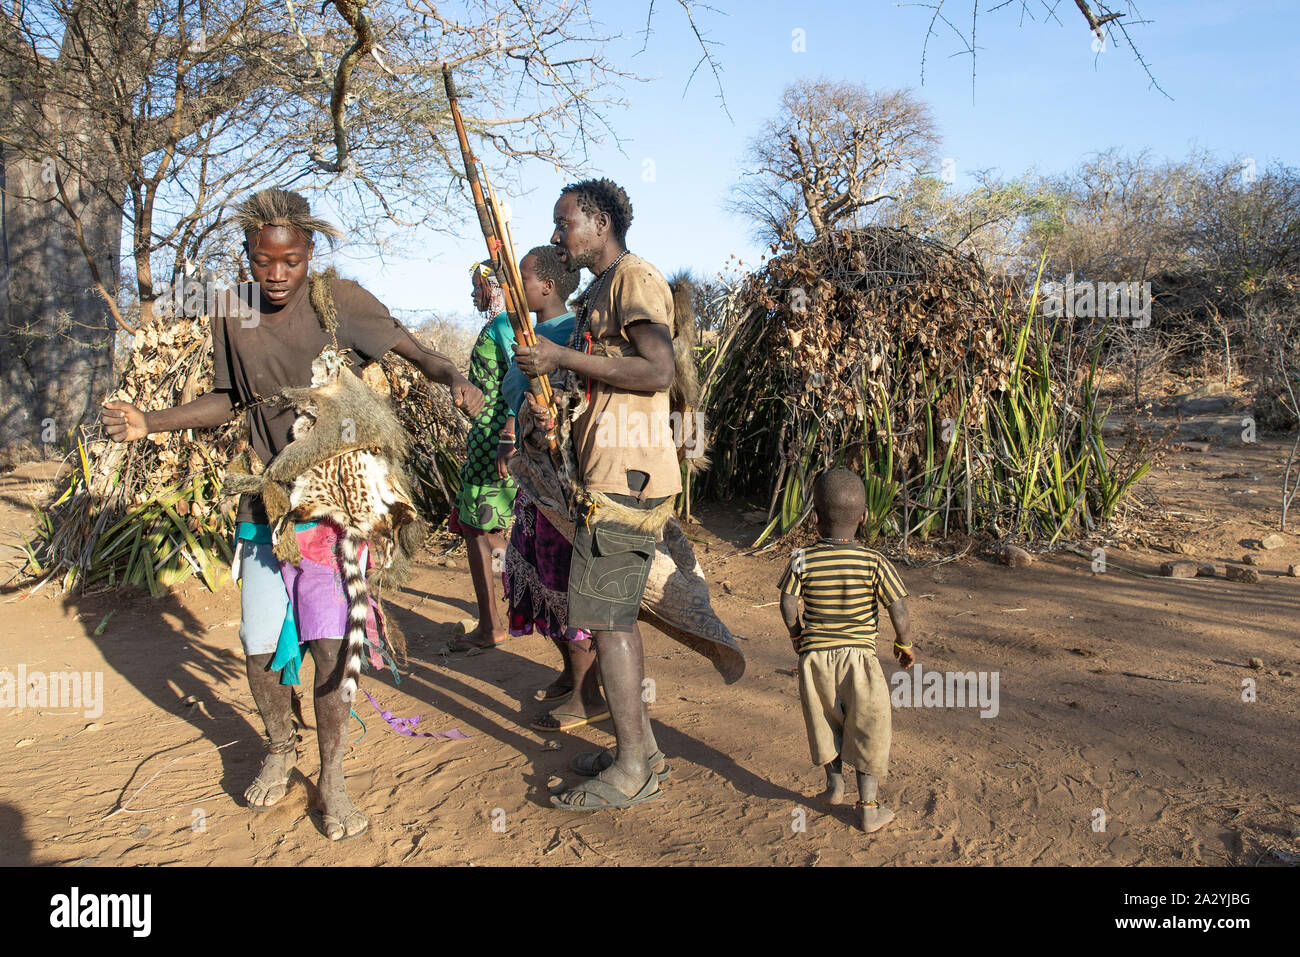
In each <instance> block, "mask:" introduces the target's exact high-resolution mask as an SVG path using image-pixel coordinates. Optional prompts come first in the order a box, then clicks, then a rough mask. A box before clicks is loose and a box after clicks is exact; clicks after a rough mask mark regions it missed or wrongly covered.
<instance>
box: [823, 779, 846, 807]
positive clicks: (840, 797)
mask: <svg viewBox="0 0 1300 957" xmlns="http://www.w3.org/2000/svg"><path fill="white" fill-rule="evenodd" d="M821 796H822V800H823V801H825V802H826V803H827V804H843V803H844V775H843V774H842V773H841V772H839V771H827V772H826V790H825V791H823V792H822V795H821Z"/></svg>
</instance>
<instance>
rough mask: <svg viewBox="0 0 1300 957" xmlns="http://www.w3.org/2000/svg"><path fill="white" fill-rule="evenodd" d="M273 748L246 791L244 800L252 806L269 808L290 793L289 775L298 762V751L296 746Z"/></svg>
mask: <svg viewBox="0 0 1300 957" xmlns="http://www.w3.org/2000/svg"><path fill="white" fill-rule="evenodd" d="M278 747H279V746H277V750H272V751H271V753H270V754H268V755H267V756H266V760H265V761H263V762H262V770H261V771H259V772H258V774H257V777H255V778H254V779H253V783H252V784H250V785H249V786H248V789H247V790H246V791H244V800H245V801H247V802H248V806H249V807H252V808H268V807H271V806H272V805H274V804H276V803H277V802H279V801H280V799H281V798H283V797H284V796H285V795H286V794H287V793H289V775H290V773H291V772H292V771H293V766H294V764H296V763H297V760H298V753H297V750H296V748H295V747H290V748H289V749H288V750H287V751H285V750H278Z"/></svg>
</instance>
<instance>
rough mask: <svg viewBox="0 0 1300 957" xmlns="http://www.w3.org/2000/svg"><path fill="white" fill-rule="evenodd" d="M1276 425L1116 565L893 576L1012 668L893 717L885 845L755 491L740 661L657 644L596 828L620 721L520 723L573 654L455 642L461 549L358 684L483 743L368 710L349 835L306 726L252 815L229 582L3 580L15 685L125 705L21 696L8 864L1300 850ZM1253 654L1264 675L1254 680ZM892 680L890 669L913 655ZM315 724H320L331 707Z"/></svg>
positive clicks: (721, 569)
mask: <svg viewBox="0 0 1300 957" xmlns="http://www.w3.org/2000/svg"><path fill="white" fill-rule="evenodd" d="M1260 438H1261V441H1260V442H1259V443H1257V444H1253V445H1243V444H1241V443H1240V442H1236V443H1232V442H1229V441H1227V440H1219V441H1215V442H1214V443H1213V444H1212V447H1211V449H1210V450H1209V451H1175V452H1173V453H1171V454H1170V455H1169V456H1168V457H1167V459H1166V461H1165V462H1164V463H1163V464H1162V465H1161V466H1160V467H1159V468H1158V469H1157V471H1156V472H1155V473H1154V474H1153V476H1152V477H1151V478H1150V479H1149V480H1148V481H1147V482H1146V483H1145V484H1144V489H1145V491H1144V493H1143V494H1144V497H1145V498H1146V499H1147V500H1148V501H1149V502H1150V503H1151V504H1150V505H1149V506H1148V507H1147V508H1146V509H1145V511H1144V512H1143V514H1142V517H1141V518H1140V521H1139V522H1138V523H1137V525H1135V526H1133V527H1134V528H1138V529H1139V530H1138V531H1136V532H1135V533H1134V534H1132V535H1129V536H1127V538H1126V539H1125V540H1123V541H1108V540H1100V539H1099V540H1098V541H1094V542H1088V543H1086V544H1083V545H1081V546H1080V547H1081V549H1082V550H1083V551H1084V552H1085V554H1090V553H1091V549H1093V548H1094V547H1099V546H1104V547H1106V558H1107V568H1106V571H1105V572H1104V573H1101V574H1098V573H1095V572H1094V571H1093V568H1092V561H1091V559H1090V558H1089V557H1083V556H1080V555H1078V554H1074V553H1071V552H1070V551H1057V552H1055V553H1053V554H1051V555H1044V556H1040V557H1039V559H1038V561H1036V562H1035V563H1034V564H1033V565H1032V566H1030V567H1028V568H1023V569H1012V568H1006V567H1002V566H1000V565H998V564H996V563H995V562H994V561H993V560H992V558H991V556H990V555H988V554H986V553H984V552H983V551H982V550H981V549H980V548H978V547H977V548H974V549H972V550H971V552H970V554H968V555H967V556H966V557H965V558H962V559H960V560H957V561H951V562H947V563H942V564H930V565H925V564H920V563H918V564H916V565H912V566H908V565H906V564H900V571H901V573H902V577H903V579H904V581H905V582H906V584H907V587H908V589H909V591H910V592H911V594H912V599H911V606H912V615H913V619H914V621H915V623H916V626H917V630H918V633H919V636H920V637H919V638H918V643H917V648H918V651H919V657H920V661H921V664H922V667H923V668H925V669H938V670H953V671H977V672H980V671H983V672H997V673H998V676H999V710H998V713H997V715H996V716H995V717H981V716H980V711H979V709H978V708H971V707H965V708H959V707H938V708H934V707H931V708H896V710H895V711H894V749H893V755H892V769H891V775H890V777H889V779H888V780H887V782H886V785H885V789H884V790H883V795H884V796H885V798H886V799H887V801H888V802H889V803H891V804H892V805H893V806H894V807H895V808H897V810H898V812H899V813H898V818H897V820H896V822H895V823H894V824H893V825H891V826H890V827H889V828H888V829H887V830H885V831H883V832H881V833H879V834H877V835H874V836H872V837H866V836H864V835H863V834H861V833H860V832H859V831H857V830H855V829H853V828H852V827H851V824H850V817H851V809H850V808H827V807H823V806H821V805H820V804H819V802H818V801H817V797H816V796H817V794H818V792H819V791H820V790H821V787H822V774H821V772H820V770H818V769H817V768H814V767H812V766H811V763H810V761H809V758H808V752H807V745H806V739H805V736H804V730H803V724H802V719H801V717H800V711H799V701H798V689H797V686H796V679H795V678H794V676H793V670H792V669H793V666H794V664H795V662H794V658H793V655H792V654H791V651H790V646H789V642H788V640H787V639H786V637H785V635H784V631H783V629H782V626H781V622H780V615H779V611H778V608H777V606H776V604H775V602H776V598H777V596H776V592H775V587H774V583H775V581H776V578H777V577H778V575H779V573H780V568H781V565H782V563H783V562H784V561H785V560H786V556H787V555H788V550H787V549H785V548H783V547H782V548H776V549H771V550H769V551H767V552H764V553H761V554H757V555H751V554H747V551H748V549H747V548H745V547H744V546H746V545H747V544H748V542H749V541H751V540H752V538H753V536H754V534H755V532H756V530H757V526H755V525H750V524H745V523H744V522H743V521H742V520H741V519H740V516H741V515H742V514H743V513H744V512H745V511H746V510H747V509H748V508H749V507H750V506H749V503H741V502H736V503H731V504H729V505H727V506H725V507H724V506H716V507H713V508H711V509H708V510H705V511H703V512H702V513H700V515H699V516H698V517H699V519H700V522H701V524H700V525H697V526H693V527H692V529H691V531H692V534H693V535H696V536H698V538H699V539H700V540H701V544H699V545H697V550H698V554H699V557H700V559H701V561H702V563H703V564H704V566H705V568H706V571H707V573H708V575H709V578H710V581H711V583H712V584H713V585H714V586H715V587H714V602H715V607H716V608H717V610H718V612H719V614H720V615H721V616H722V618H723V619H724V620H725V621H726V622H727V623H728V624H729V625H730V627H731V628H732V629H733V631H734V632H736V633H737V634H738V635H741V636H743V637H744V638H745V639H746V641H745V642H744V646H745V650H746V654H747V657H748V661H749V666H748V672H747V674H746V675H745V677H744V678H743V679H742V680H741V681H740V682H738V683H736V684H734V685H732V686H725V685H723V683H722V682H721V680H720V679H719V678H718V677H717V676H716V675H715V673H714V672H713V670H712V668H711V667H709V666H708V664H707V663H706V662H704V661H703V660H702V659H699V658H697V657H695V656H693V655H692V654H690V653H689V652H686V651H684V650H683V649H682V648H681V647H680V646H678V645H676V644H674V643H673V642H671V641H670V640H668V639H667V638H665V637H664V636H662V635H660V634H659V633H658V632H655V631H653V630H650V629H646V630H645V635H646V655H647V663H646V667H647V673H648V674H649V675H650V676H651V677H653V678H654V680H655V682H656V685H655V692H656V695H655V697H656V700H655V703H654V705H653V708H652V712H651V714H652V717H653V719H654V721H655V727H656V731H657V733H658V735H659V741H660V743H661V745H662V747H663V748H664V750H665V751H666V752H667V754H668V755H669V759H670V763H671V765H672V768H673V774H672V778H671V780H670V781H669V782H668V784H667V785H666V791H665V794H664V796H663V797H662V798H660V799H659V800H658V801H656V802H653V803H650V804H647V805H644V806H642V807H639V808H636V809H632V810H629V811H622V812H614V813H609V812H604V813H597V814H591V815H579V814H572V813H564V812H560V811H557V810H554V809H553V808H551V807H550V805H549V801H548V798H549V792H548V790H547V785H548V781H550V779H551V778H552V776H555V775H560V776H566V777H568V778H572V777H573V776H572V775H571V774H569V773H568V772H567V765H568V762H569V761H570V759H571V758H572V757H573V756H574V755H575V754H577V753H578V752H579V751H581V750H585V749H588V748H590V747H591V746H593V745H594V746H596V747H604V746H606V745H608V744H610V743H611V742H612V738H611V736H610V734H609V732H608V730H607V729H608V725H601V726H597V727H596V728H594V729H593V728H589V729H583V730H582V731H580V732H579V733H572V734H559V735H553V736H550V735H542V734H538V733H535V732H533V731H531V730H529V729H528V728H527V721H526V718H527V717H528V716H530V715H532V714H533V713H535V711H536V708H537V705H535V704H534V703H533V702H532V700H531V699H532V695H533V692H534V691H535V689H537V688H539V687H541V686H543V685H545V684H546V683H547V682H548V681H549V680H551V677H552V676H553V673H554V669H555V667H556V666H557V656H556V654H555V651H554V649H553V648H552V646H551V645H550V644H549V643H547V642H544V641H542V640H540V639H536V638H519V639H514V640H512V641H510V642H509V643H507V644H506V645H504V646H503V647H501V648H500V649H497V650H494V651H490V652H486V653H482V654H477V655H471V656H465V655H454V656H447V655H445V654H440V653H439V649H440V648H442V647H443V646H444V644H445V643H446V641H447V640H448V639H449V638H450V637H451V635H452V633H453V632H452V629H453V625H454V623H455V622H456V621H457V620H459V619H463V618H466V617H468V616H470V615H471V614H472V590H471V586H470V580H469V573H468V571H467V569H466V568H465V563H464V558H463V555H461V556H453V558H454V559H455V560H456V567H452V568H447V567H444V566H442V565H441V564H439V562H440V560H441V559H442V558H443V557H444V556H443V555H441V554H439V553H438V552H437V550H434V551H432V552H431V553H430V554H429V555H428V556H427V558H426V560H425V562H424V563H423V564H422V566H421V567H420V568H419V570H418V572H417V574H416V576H415V578H414V579H413V581H412V583H411V585H410V586H409V587H408V588H406V589H405V591H404V592H403V593H402V594H400V595H399V596H397V598H396V601H395V602H394V604H396V605H398V606H400V608H401V611H400V612H399V614H400V616H401V620H402V623H403V625H404V627H405V630H406V632H407V634H408V635H409V636H410V638H411V659H410V667H409V674H405V675H404V676H403V680H402V683H401V685H400V687H399V688H394V686H393V683H392V678H391V675H373V674H372V675H371V676H370V677H369V678H368V679H367V681H366V683H365V686H366V687H368V688H369V689H370V691H371V692H372V693H373V694H374V695H375V696H376V698H377V699H378V700H379V701H380V703H381V705H382V706H383V707H384V708H390V709H392V711H393V712H394V713H396V714H397V715H400V716H412V715H417V714H418V715H423V720H422V722H421V724H420V727H421V728H423V729H428V730H435V731H441V730H447V729H450V728H459V729H460V730H462V731H463V732H465V733H466V734H468V735H469V738H468V739H467V740H463V741H432V740H428V739H412V738H405V737H401V736H399V735H397V734H395V733H393V732H391V731H390V730H389V729H388V728H387V726H386V725H385V724H384V722H383V721H382V720H381V719H380V718H379V716H378V714H377V713H376V712H375V711H374V710H373V709H372V708H371V707H370V705H369V704H367V703H363V704H361V705H359V707H358V710H359V713H360V714H361V716H362V718H363V719H364V721H365V724H366V728H367V732H366V734H365V736H364V738H362V739H361V740H360V743H358V744H355V745H353V746H352V747H351V749H350V751H349V755H348V758H347V765H346V767H347V770H348V775H349V781H350V783H351V786H352V789H353V794H354V796H355V797H356V799H357V801H358V803H359V805H360V806H361V807H363V808H364V809H365V810H366V811H367V812H368V813H369V814H370V816H371V822H372V823H371V827H370V829H369V831H368V832H367V833H366V834H365V835H363V836H361V837H360V838H358V839H356V840H354V841H351V842H348V843H345V844H342V845H332V844H330V843H329V842H328V841H327V840H326V839H325V838H324V837H323V836H322V834H321V831H320V825H319V817H318V816H317V815H315V814H310V813H309V807H310V806H311V801H312V798H313V786H312V784H311V779H312V778H314V776H315V772H316V769H317V765H318V759H317V753H316V747H315V736H314V733H313V732H312V731H311V730H308V731H306V732H305V733H304V749H303V752H302V757H301V759H300V761H299V764H298V770H299V772H301V774H296V775H295V777H294V780H293V783H292V786H291V789H290V791H289V794H288V796H287V798H286V799H285V800H284V801H282V802H281V803H280V804H279V805H278V806H277V807H275V808H273V809H271V810H269V811H267V812H265V813H261V814H254V813H252V812H250V811H249V810H247V809H246V808H245V807H243V801H242V797H241V795H242V792H243V790H244V787H245V786H246V785H247V783H248V781H249V780H250V779H251V778H252V777H253V775H254V774H255V773H256V771H257V768H258V766H259V761H260V758H261V755H262V743H261V733H262V728H261V724H260V721H259V720H258V718H257V715H256V712H255V711H254V709H253V702H252V699H251V696H250V694H249V691H248V686H247V681H246V679H245V677H244V674H243V663H242V655H241V651H240V648H239V639H238V622H237V619H238V616H239V599H238V594H237V592H236V590H235V589H234V587H232V586H228V587H226V588H225V589H223V590H222V591H221V592H220V593H219V594H211V593H208V592H207V591H205V590H204V589H203V588H202V587H201V586H198V585H195V584H193V583H191V584H188V585H186V586H183V587H181V588H179V589H177V590H176V591H175V592H174V593H173V594H171V595H169V596H168V597H166V598H163V599H161V600H158V601H153V600H151V599H149V597H148V596H147V595H142V594H139V593H132V594H126V593H120V594H112V595H98V596H91V597H80V596H76V595H72V596H66V595H58V594H54V593H52V592H53V589H52V588H51V587H50V586H47V587H46V588H44V589H42V590H41V591H40V592H38V593H37V594H36V595H35V596H34V597H31V598H28V599H26V600H20V599H21V597H22V593H21V592H18V591H14V590H13V589H12V588H11V589H9V590H7V591H6V592H5V593H4V595H2V596H0V601H3V602H4V603H3V604H0V671H2V670H4V669H8V670H10V671H11V672H14V673H15V674H16V672H17V670H18V667H19V665H24V666H25V667H26V669H27V671H29V672H31V671H36V670H39V671H45V672H49V671H72V670H76V671H89V672H102V675H103V682H104V699H103V713H102V715H97V716H91V715H88V714H86V713H85V709H84V708H82V709H75V708H59V707H57V706H53V707H52V706H49V705H46V706H43V707H42V706H28V707H25V708H19V707H0V756H2V757H0V762H2V766H3V769H4V773H3V774H2V775H0V864H23V863H40V864H100V865H118V864H123V865H132V864H276V865H296V864H334V863H350V864H397V863H409V864H462V863H475V864H609V863H619V864H817V863H822V864H886V863H889V864H1003V863H1010V864H1182V863H1186V864H1198V863H1205V864H1241V865H1254V864H1256V863H1260V864H1278V865H1280V864H1283V863H1285V862H1290V863H1294V862H1295V861H1296V859H1297V857H1296V855H1297V854H1300V839H1297V838H1296V837H1294V836H1293V835H1294V834H1297V833H1300V831H1298V830H1297V826H1298V825H1300V803H1297V802H1300V764H1298V759H1297V748H1296V742H1297V740H1300V719H1298V709H1300V698H1298V697H1297V694H1296V691H1297V687H1298V685H1297V678H1296V677H1295V672H1297V671H1300V645H1298V641H1297V639H1298V637H1300V579H1297V578H1291V577H1285V572H1286V569H1287V567H1288V565H1290V564H1292V563H1300V534H1298V533H1297V531H1298V527H1297V526H1296V525H1295V522H1300V515H1298V516H1296V518H1295V519H1294V520H1293V525H1292V534H1289V535H1287V537H1286V539H1287V543H1286V545H1285V546H1284V547H1282V548H1280V549H1276V550H1270V551H1261V550H1258V548H1257V542H1258V540H1259V539H1261V537H1262V536H1263V535H1265V534H1267V533H1268V532H1270V531H1272V530H1273V526H1275V525H1276V520H1277V501H1278V493H1277V489H1278V487H1279V483H1280V474H1281V465H1282V462H1283V460H1284V457H1285V452H1284V449H1283V446H1282V442H1281V440H1280V438H1274V439H1270V438H1269V437H1267V436H1261V437H1260ZM48 474H49V469H48V468H45V469H42V468H41V467H39V466H26V467H23V468H20V469H19V470H16V471H14V472H10V473H8V474H6V475H4V476H0V541H11V540H13V539H14V538H15V537H16V536H18V535H19V534H21V533H23V532H25V531H26V530H27V529H29V528H30V527H31V513H30V510H29V506H28V503H29V502H39V501H40V500H41V497H42V495H44V494H45V493H46V492H47V491H48V489H49V487H50V486H49V483H48V481H43V480H42V476H48ZM1175 546H1177V547H1178V548H1180V549H1181V551H1179V552H1175V551H1174V548H1175ZM1252 551H1253V552H1256V553H1257V554H1259V555H1260V557H1261V559H1262V564H1261V565H1260V566H1259V570H1260V572H1261V575H1262V580H1261V582H1260V583H1259V584H1244V583H1233V582H1228V581H1225V580H1224V579H1223V578H1222V574H1223V572H1222V566H1223V564H1224V563H1225V562H1228V561H1231V562H1238V561H1240V560H1241V558H1242V556H1243V555H1244V554H1246V553H1247V552H1252ZM14 554H15V553H14V551H13V549H12V547H11V546H10V547H6V548H5V550H4V555H3V557H4V558H6V559H8V558H11V557H12V556H13V555H14ZM894 554H895V557H897V556H896V552H894ZM925 557H928V558H929V559H930V560H931V561H933V559H934V558H936V557H942V553H936V554H933V555H927V556H925ZM1182 557H1192V558H1195V559H1199V560H1201V561H1212V562H1216V563H1218V566H1219V576H1220V577H1218V578H1216V579H1213V580H1209V579H1194V580H1173V579H1167V578H1155V577H1145V576H1144V575H1143V574H1142V573H1147V574H1151V573H1154V572H1156V571H1157V570H1158V566H1159V564H1160V562H1162V561H1166V560H1169V559H1171V558H1182ZM6 577H7V573H6ZM724 581H725V582H726V583H727V585H726V587H725V588H724V587H722V583H723V582H724ZM109 612H112V613H113V615H112V618H111V619H110V620H109V621H108V623H107V625H105V627H104V629H103V632H102V634H99V635H96V634H94V632H95V630H96V628H98V627H99V626H100V624H101V623H102V622H103V620H104V618H105V616H106V615H108V614H109ZM881 644H882V647H883V646H885V642H882V643H881ZM1255 657H1258V658H1260V659H1262V662H1263V665H1264V667H1263V669H1262V670H1252V669H1251V668H1250V667H1249V665H1248V662H1249V660H1250V659H1251V658H1255ZM884 667H885V672H886V674H887V675H892V674H894V672H895V671H897V665H896V663H895V662H894V661H893V660H892V659H890V660H888V661H885V662H884ZM1126 673H1129V674H1126ZM1142 675H1145V676H1147V677H1139V676H1142ZM1245 679H1251V680H1252V681H1253V684H1254V690H1255V696H1254V700H1253V701H1246V700H1243V690H1244V687H1243V681H1244V680H1245ZM1245 697H1250V695H1248V694H1247V695H1245ZM306 713H307V719H308V722H309V724H312V723H314V722H312V718H311V708H310V702H309V701H308V702H307V703H306ZM353 730H354V735H355V737H361V727H360V725H359V724H357V723H355V722H354V724H353ZM557 745H558V748H557V747H556V746H557ZM303 775H305V777H304V776H303ZM850 788H851V785H850Z"/></svg>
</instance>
